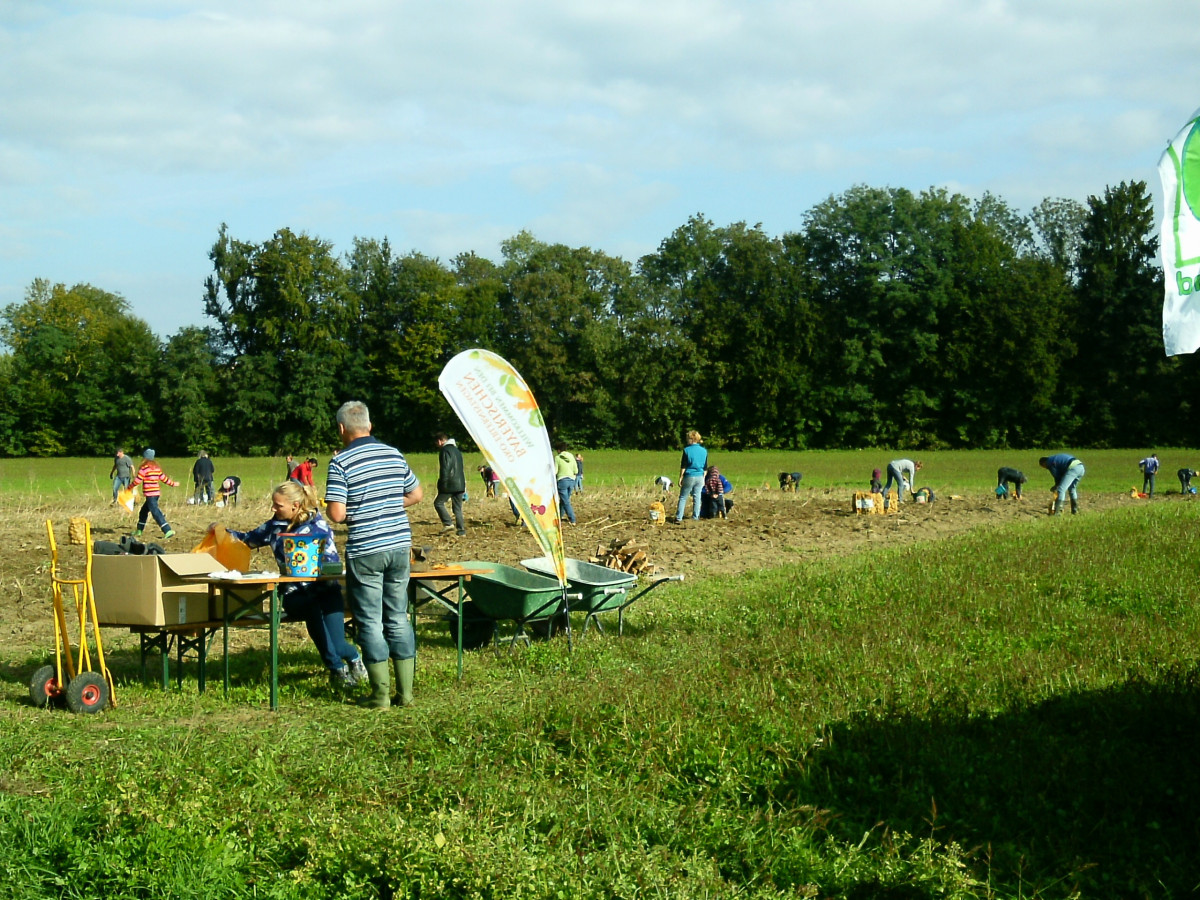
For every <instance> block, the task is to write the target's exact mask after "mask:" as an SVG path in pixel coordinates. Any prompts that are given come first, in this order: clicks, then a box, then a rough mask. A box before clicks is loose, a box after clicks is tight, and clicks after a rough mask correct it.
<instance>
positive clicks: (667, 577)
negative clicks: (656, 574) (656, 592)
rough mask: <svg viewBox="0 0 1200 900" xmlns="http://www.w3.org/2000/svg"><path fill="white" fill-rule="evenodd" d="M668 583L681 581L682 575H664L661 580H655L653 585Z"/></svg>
mask: <svg viewBox="0 0 1200 900" xmlns="http://www.w3.org/2000/svg"><path fill="white" fill-rule="evenodd" d="M668 581H683V576H682V575H664V576H663V577H662V578H655V579H654V583H655V584H666V583H667V582H668Z"/></svg>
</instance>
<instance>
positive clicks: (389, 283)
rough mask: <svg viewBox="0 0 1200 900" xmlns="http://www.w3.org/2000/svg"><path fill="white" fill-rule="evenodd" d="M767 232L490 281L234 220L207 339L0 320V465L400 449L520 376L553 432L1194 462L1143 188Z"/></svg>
mask: <svg viewBox="0 0 1200 900" xmlns="http://www.w3.org/2000/svg"><path fill="white" fill-rule="evenodd" d="M801 225H802V227H801V228H800V229H799V230H797V231H795V232H791V233H787V234H784V235H782V236H781V237H773V236H771V235H768V234H766V233H765V232H764V230H763V229H762V228H761V227H760V226H748V225H747V224H746V223H744V222H739V223H735V224H731V225H727V226H724V227H720V226H717V225H715V224H714V223H713V222H712V221H710V220H708V219H707V218H705V217H704V216H702V215H696V216H693V217H691V218H689V219H688V221H687V222H686V223H685V224H683V225H681V226H680V227H678V228H677V229H675V231H673V232H672V233H671V234H670V235H669V236H667V237H666V238H665V239H664V240H663V241H662V242H661V243H660V244H659V246H658V248H657V250H656V251H655V252H654V253H651V254H649V255H647V256H644V257H642V258H641V259H639V260H638V261H637V262H636V264H634V263H630V262H628V261H626V260H623V259H621V258H619V257H616V256H610V255H608V254H606V253H604V252H602V251H599V250H594V249H591V248H588V247H577V248H572V247H568V246H565V245H563V244H552V243H545V242H543V241H540V240H538V239H536V238H535V237H534V236H533V235H531V234H529V233H527V232H522V233H520V234H518V235H516V236H514V237H513V238H511V239H509V240H507V241H505V242H504V243H503V245H502V247H501V259H500V261H499V262H494V261H491V260H488V259H486V258H482V257H480V256H478V255H476V254H475V253H472V252H466V253H462V254H460V255H458V256H456V257H455V258H454V259H452V260H451V261H450V262H449V263H444V262H442V261H440V260H438V259H434V258H430V257H428V256H425V255H422V254H420V253H416V252H411V253H406V254H401V253H397V252H395V251H394V250H393V248H392V247H391V245H390V243H389V242H388V241H387V240H386V239H383V240H376V239H365V238H359V239H356V240H355V241H354V245H353V247H352V249H351V250H350V251H349V252H348V253H346V254H344V255H341V256H339V255H337V254H335V252H334V249H333V247H332V245H331V244H330V243H329V242H327V241H324V240H321V239H319V238H317V237H313V236H310V235H307V234H304V233H294V232H293V231H291V230H289V229H286V228H284V229H281V230H280V231H278V232H277V233H276V234H274V235H273V236H272V237H271V238H270V240H267V241H264V242H262V243H259V244H255V243H250V242H246V241H242V240H239V239H238V238H236V237H235V236H233V235H231V234H230V233H229V230H228V228H227V227H226V226H224V225H222V226H221V228H220V229H219V232H218V234H217V237H216V240H215V242H214V243H213V245H212V249H211V251H210V253H209V258H210V260H211V262H212V270H211V274H210V275H209V276H208V277H207V279H206V280H205V283H204V285H203V286H202V300H203V306H204V313H205V317H206V318H207V319H208V320H209V321H210V323H211V324H209V325H207V326H206V327H186V328H183V329H181V330H180V331H179V332H178V333H176V334H174V335H172V336H170V337H169V338H167V339H166V340H160V339H159V338H158V337H156V336H155V335H154V334H153V333H152V332H151V330H150V328H149V326H148V325H147V324H146V323H145V322H143V321H142V320H140V319H138V318H137V317H135V316H133V315H131V313H130V310H129V306H128V304H127V303H126V301H125V300H124V299H123V298H121V297H120V296H117V295H114V294H112V293H109V292H106V291H104V290H102V289H100V288H97V287H94V286H91V285H76V286H74V287H67V286H65V285H63V284H52V283H51V282H49V281H42V280H39V281H36V282H34V283H33V284H32V285H31V286H30V287H29V288H28V290H27V292H26V296H25V300H24V302H23V303H20V304H12V305H9V306H8V307H6V308H5V309H4V311H3V315H2V317H0V339H2V340H3V342H4V345H5V352H4V353H3V355H0V385H2V387H3V389H4V396H5V397H6V398H7V402H6V403H5V404H4V405H3V407H0V454H3V455H8V456H21V455H40V456H54V455H102V454H106V453H111V452H112V450H113V449H114V448H115V447H117V446H124V447H127V448H132V449H135V450H136V449H138V448H140V447H141V446H144V445H147V444H151V445H153V446H154V447H155V448H156V449H158V451H159V452H160V453H164V454H191V453H196V452H198V451H199V450H201V449H205V450H209V451H210V452H214V453H217V454H221V455H235V454H236V455H258V454H271V453H282V452H297V453H302V452H307V451H311V452H318V451H323V450H328V449H329V448H331V447H332V446H334V445H335V444H336V432H335V429H334V427H333V423H332V418H333V412H334V410H335V409H336V408H337V406H338V405H339V404H340V403H341V402H342V401H343V400H346V399H350V398H358V399H362V400H364V401H365V402H366V403H367V404H368V405H369V406H370V408H371V412H372V418H373V420H374V422H375V430H376V433H377V434H379V435H380V436H383V437H385V438H386V439H387V440H389V441H391V442H394V443H396V444H397V445H399V446H401V447H404V448H409V449H412V450H416V449H420V448H425V447H427V446H429V445H430V435H431V434H432V433H434V432H436V431H439V430H445V431H446V432H448V433H455V432H458V433H460V434H461V428H460V427H458V423H457V421H456V420H455V417H454V413H453V412H452V410H451V409H450V407H449V406H448V405H447V404H446V403H445V401H444V400H443V399H442V397H441V395H440V394H439V392H438V388H437V377H438V374H439V373H440V371H441V369H442V367H443V366H444V365H445V363H446V362H447V361H448V360H449V359H450V358H451V357H453V356H454V355H455V354H456V353H458V352H459V351H461V350H464V349H467V348H470V347H486V348H488V349H491V350H494V351H495V352H497V353H499V354H500V355H501V356H504V357H506V358H507V359H509V360H510V361H511V362H512V363H513V364H514V365H515V366H516V368H517V370H518V371H519V372H521V373H522V375H523V376H524V377H525V379H526V381H527V382H528V383H529V385H530V387H531V388H532V389H533V391H534V394H535V396H536V397H537V398H538V402H539V404H540V405H541V407H542V409H543V412H544V413H545V416H546V420H547V422H549V423H550V425H551V427H552V429H553V430H554V432H555V435H556V437H557V438H560V439H562V440H565V441H567V442H568V443H569V444H571V445H573V446H579V447H593V448H602V447H624V448H640V449H664V448H672V447H676V446H679V444H680V441H681V439H682V435H683V434H684V432H685V431H686V430H687V429H688V428H691V427H695V428H698V429H699V430H701V431H702V432H703V433H704V434H705V437H706V442H707V443H709V444H710V445H711V446H716V447H726V448H730V449H741V448H754V447H762V448H790V449H804V448H842V447H867V446H888V447H905V448H912V449H936V448H950V447H980V448H1000V447H1013V448H1033V447H1051V446H1057V445H1070V446H1092V447H1105V446H1152V445H1156V444H1161V445H1171V444H1174V445H1186V444H1189V443H1194V441H1193V440H1192V436H1193V428H1192V426H1191V423H1190V418H1191V416H1190V410H1191V405H1192V398H1193V397H1195V396H1197V389H1198V388H1200V372H1198V370H1197V365H1196V363H1195V362H1194V361H1193V360H1192V358H1191V357H1180V358H1174V359H1168V358H1166V357H1165V356H1164V355H1163V349H1162V339H1161V305H1162V273H1161V270H1160V269H1159V268H1158V266H1157V264H1156V253H1157V239H1156V238H1155V236H1154V235H1153V225H1154V222H1153V209H1152V202H1151V198H1150V196H1149V194H1148V193H1147V190H1146V185H1145V184H1144V183H1142V182H1134V183H1122V184H1121V185H1119V186H1117V187H1109V188H1106V189H1105V191H1104V193H1103V194H1102V195H1100V196H1093V197H1089V198H1088V201H1087V203H1086V204H1079V203H1076V202H1073V201H1068V200H1058V199H1047V200H1045V201H1043V202H1042V203H1041V204H1040V205H1039V206H1038V207H1037V208H1035V209H1034V210H1032V211H1031V212H1029V213H1028V214H1021V213H1019V212H1018V211H1016V210H1014V209H1013V208H1012V207H1010V206H1009V205H1008V204H1007V203H1006V202H1004V201H1003V200H1002V199H1001V198H998V197H996V196H994V195H990V194H988V195H985V196H984V197H983V198H981V199H978V200H974V201H972V200H969V199H968V198H966V197H964V196H961V195H959V194H954V193H950V192H948V191H945V190H941V189H930V190H928V191H925V192H923V193H919V194H917V193H913V192H911V191H908V190H904V189H896V188H877V187H868V186H856V187H853V188H851V189H849V190H847V191H846V192H845V193H843V194H841V195H838V196H831V197H829V198H828V199H826V200H825V201H823V202H821V203H819V204H817V205H816V206H814V207H813V208H812V209H810V210H808V211H807V212H806V213H805V214H804V216H803V218H802V223H801Z"/></svg>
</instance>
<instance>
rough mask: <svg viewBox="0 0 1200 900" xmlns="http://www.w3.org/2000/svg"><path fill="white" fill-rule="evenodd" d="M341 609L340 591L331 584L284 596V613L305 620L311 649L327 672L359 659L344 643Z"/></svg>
mask: <svg viewBox="0 0 1200 900" xmlns="http://www.w3.org/2000/svg"><path fill="white" fill-rule="evenodd" d="M343 609H344V607H343V605H342V591H341V588H339V587H338V586H337V584H336V583H334V582H330V581H326V582H317V583H316V584H302V585H299V586H298V587H296V588H295V589H294V590H291V591H289V592H288V593H286V594H284V596H283V611H284V612H285V613H286V614H287V617H288V618H289V619H303V620H304V626H305V628H307V629H308V636H309V637H310V638H312V642H313V646H314V647H316V648H317V652H318V653H320V654H321V659H322V660H323V661H324V663H325V668H327V669H330V670H333V669H340V668H342V666H344V665H345V664H346V660H348V659H358V651H357V650H356V649H355V648H354V647H353V646H351V645H350V644H349V643H348V642H347V641H346V617H345V615H344V613H343Z"/></svg>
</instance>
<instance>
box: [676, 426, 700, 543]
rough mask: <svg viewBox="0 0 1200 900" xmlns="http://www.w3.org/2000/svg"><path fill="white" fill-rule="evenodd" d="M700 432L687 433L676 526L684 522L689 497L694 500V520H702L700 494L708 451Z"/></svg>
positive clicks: (680, 474)
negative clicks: (701, 442) (701, 443)
mask: <svg viewBox="0 0 1200 900" xmlns="http://www.w3.org/2000/svg"><path fill="white" fill-rule="evenodd" d="M701 440H702V438H701V437H700V432H698V431H696V430H695V429H694V428H693V429H692V430H691V431H689V432H688V433H687V446H685V447H684V448H683V456H682V458H681V459H680V461H679V505H678V506H677V507H676V508H675V524H676V525H679V524H681V523H682V522H683V511H684V509H685V508H686V507H687V500H688V497H691V498H692V519H693V521H694V520H696V519H699V518H700V508H701V501H700V494H701V493H703V491H704V470H705V469H706V468H707V467H708V451H707V450H705V449H704V447H702V446H701V445H700V441H701Z"/></svg>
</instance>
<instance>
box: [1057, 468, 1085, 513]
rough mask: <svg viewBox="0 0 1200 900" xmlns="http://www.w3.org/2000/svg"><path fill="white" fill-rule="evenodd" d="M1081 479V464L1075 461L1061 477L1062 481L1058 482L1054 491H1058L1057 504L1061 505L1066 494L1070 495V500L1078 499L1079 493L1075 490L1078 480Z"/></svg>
mask: <svg viewBox="0 0 1200 900" xmlns="http://www.w3.org/2000/svg"><path fill="white" fill-rule="evenodd" d="M1082 477H1083V463H1081V462H1080V461H1079V460H1075V462H1073V463H1071V465H1070V466H1068V467H1067V472H1066V474H1065V475H1063V477H1062V481H1060V482H1059V483H1058V485H1057V487H1056V488H1055V490H1057V491H1058V502H1059V503H1062V502H1063V501H1064V500H1066V499H1067V494H1070V495H1071V499H1072V500H1078V499H1079V491H1078V489H1077V488H1078V487H1079V479H1080V478H1082Z"/></svg>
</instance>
